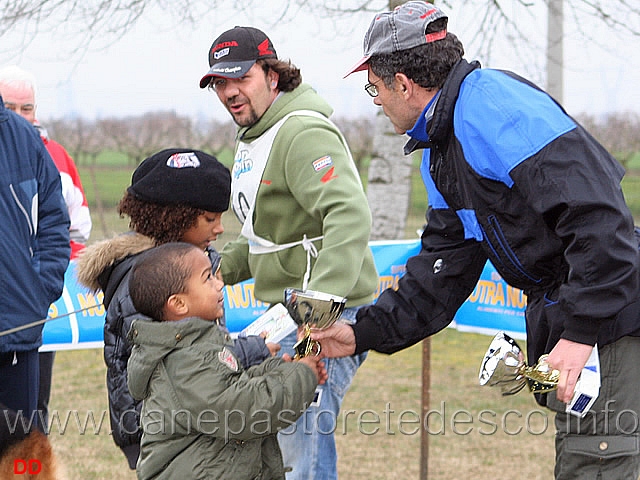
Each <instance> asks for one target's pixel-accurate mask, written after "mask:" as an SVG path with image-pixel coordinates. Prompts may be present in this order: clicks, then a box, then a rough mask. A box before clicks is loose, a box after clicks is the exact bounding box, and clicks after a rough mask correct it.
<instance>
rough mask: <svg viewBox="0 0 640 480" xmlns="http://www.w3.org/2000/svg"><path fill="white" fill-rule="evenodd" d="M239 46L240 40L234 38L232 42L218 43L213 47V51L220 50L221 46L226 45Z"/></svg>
mask: <svg viewBox="0 0 640 480" xmlns="http://www.w3.org/2000/svg"><path fill="white" fill-rule="evenodd" d="M237 46H238V42H236V41H235V40H232V41H231V42H220V43H219V44H217V45H216V46H215V47H213V48H212V49H211V51H212V52H215V51H216V50H219V49H220V48H224V47H237Z"/></svg>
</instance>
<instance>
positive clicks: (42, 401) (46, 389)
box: [38, 352, 56, 425]
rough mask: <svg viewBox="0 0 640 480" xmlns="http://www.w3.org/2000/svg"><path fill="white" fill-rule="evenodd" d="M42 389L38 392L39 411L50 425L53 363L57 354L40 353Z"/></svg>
mask: <svg viewBox="0 0 640 480" xmlns="http://www.w3.org/2000/svg"><path fill="white" fill-rule="evenodd" d="M38 357H39V360H40V361H39V363H40V389H39V391H38V411H39V412H41V415H42V420H43V422H44V424H45V425H48V423H49V399H50V398H51V378H52V375H53V361H54V360H55V357H56V352H40V353H39V354H38Z"/></svg>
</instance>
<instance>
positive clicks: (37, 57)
mask: <svg viewBox="0 0 640 480" xmlns="http://www.w3.org/2000/svg"><path fill="white" fill-rule="evenodd" d="M461 3H462V2H461ZM442 8H443V10H445V11H446V13H448V14H449V17H450V24H449V30H450V31H452V32H454V33H456V34H457V35H458V36H459V37H460V38H461V40H462V41H463V43H464V44H465V48H466V55H465V56H466V58H467V59H469V60H471V59H475V58H477V56H476V55H477V51H478V49H477V48H474V40H473V38H474V37H473V33H475V31H476V29H475V28H474V22H475V20H476V17H477V12H473V11H469V10H470V9H466V10H465V11H455V10H453V9H450V8H446V7H442ZM271 11H272V9H269V8H267V9H266V12H265V13H263V14H259V15H258V16H256V15H255V14H254V16H253V17H252V20H247V17H246V16H244V15H241V14H238V13H234V12H228V11H227V12H224V14H217V15H212V17H211V18H208V19H207V21H203V22H201V24H199V25H196V26H195V27H191V26H180V25H177V26H176V25H174V24H172V21H171V19H168V18H166V15H163V13H162V12H153V11H150V12H148V13H145V16H144V17H143V19H142V20H141V21H140V22H139V23H138V24H137V25H136V27H135V28H134V29H133V30H132V31H131V32H129V33H128V34H127V35H125V36H123V37H122V38H121V39H119V40H117V41H114V42H113V44H112V45H111V46H109V47H108V48H106V49H103V50H100V51H95V50H90V51H89V52H88V53H87V54H86V55H85V56H84V57H83V58H82V59H80V60H77V58H76V57H73V56H72V55H71V53H70V52H69V51H68V47H65V42H63V41H60V39H59V38H56V39H55V40H52V39H51V37H49V36H47V35H39V36H37V37H35V38H34V39H33V41H32V42H31V44H30V46H29V48H28V49H27V50H26V51H24V52H22V53H21V54H16V51H17V50H16V49H15V48H11V47H7V45H8V44H11V43H12V42H15V44H18V43H19V39H18V38H17V37H15V36H14V37H11V36H6V37H2V39H0V42H2V43H4V48H2V47H0V65H6V64H9V63H17V64H19V65H21V66H22V67H23V68H26V69H28V70H30V71H32V72H33V73H34V74H35V75H36V77H37V79H38V86H39V94H38V99H37V100H38V113H39V117H40V118H41V119H46V118H52V117H55V118H57V117H62V116H68V115H73V114H75V115H80V116H83V117H85V118H92V119H93V118H97V117H107V116H125V115H137V114H141V113H144V112H147V111H159V110H175V111H176V112H177V113H179V114H183V115H189V116H194V117H200V118H207V117H215V118H218V119H221V120H226V119H228V117H227V114H226V112H225V111H224V110H223V108H222V106H221V105H220V103H219V102H218V100H217V98H216V97H215V96H214V95H213V94H211V93H210V92H208V91H207V90H206V89H205V90H201V89H200V88H199V86H198V81H199V79H200V77H201V76H202V75H203V74H204V73H205V72H206V71H207V70H208V63H207V52H208V50H209V47H210V45H211V43H212V41H213V39H214V38H215V37H216V36H217V35H219V34H220V33H221V32H223V31H224V30H226V29H228V28H231V27H233V26H234V25H252V26H256V27H258V28H261V29H263V30H265V32H266V33H267V34H268V35H269V36H270V37H271V39H272V41H273V43H274V45H275V47H276V50H277V52H278V55H279V56H280V58H290V59H291V60H292V61H293V63H295V64H296V65H297V66H299V67H300V68H301V70H302V74H303V79H304V81H306V82H308V83H310V84H312V85H313V86H314V87H315V88H316V89H317V90H318V91H319V92H320V93H321V94H322V95H323V96H324V97H325V98H326V99H327V100H328V101H329V102H330V103H331V104H332V105H333V107H334V109H335V111H336V114H337V115H340V116H358V115H362V114H372V113H374V112H375V111H376V107H375V106H374V105H373V104H372V102H371V99H370V98H369V97H368V96H367V95H366V93H365V92H364V90H363V85H364V84H365V83H366V74H365V73H357V74H354V75H352V76H350V77H349V78H348V79H343V78H342V76H343V74H344V73H345V72H346V71H347V70H348V69H349V67H350V66H351V65H352V64H354V63H355V62H356V61H357V60H358V59H359V58H360V57H361V55H362V38H363V36H364V33H365V31H366V29H367V27H368V25H369V23H370V21H371V18H372V15H371V14H362V15H357V16H352V17H349V19H348V20H343V21H342V22H338V24H337V30H336V27H335V26H334V24H332V23H329V22H326V21H321V20H318V19H312V18H309V17H308V16H305V15H304V14H299V15H298V16H297V17H296V20H295V21H293V22H289V23H284V24H279V25H276V26H274V25H273V24H274V21H275V20H274V18H273V16H272V15H273V14H272V13H271V14H270V13H268V12H271ZM269 15H271V17H270V16H269ZM520 18H522V22H525V23H526V24H527V25H529V24H530V28H531V31H532V40H531V42H532V45H534V47H533V49H532V50H531V52H532V53H531V55H533V56H534V57H535V58H533V59H532V58H526V59H525V58H518V57H517V56H516V55H515V54H514V53H513V51H512V50H511V49H509V48H508V45H507V40H505V39H501V40H500V41H498V42H497V43H496V44H494V45H495V48H494V49H493V53H492V56H491V58H489V59H488V60H486V59H483V66H485V67H496V68H506V69H510V70H513V71H515V72H517V73H520V74H522V75H523V76H526V77H528V78H531V79H532V80H533V81H534V82H536V83H538V84H539V85H541V86H543V87H544V81H545V76H544V73H543V72H544V42H545V38H546V37H545V35H546V33H545V30H544V29H545V28H546V27H545V25H546V21H545V20H544V15H541V16H540V18H539V19H537V20H535V21H532V19H531V18H530V17H527V16H521V17H520ZM565 31H566V34H567V38H566V40H565V63H566V68H565V79H564V99H563V104H564V106H565V108H566V109H567V110H568V111H569V113H571V114H574V115H575V114H578V113H583V112H588V113H592V114H596V115H599V114H602V113H605V112H609V111H623V110H632V111H635V112H637V113H640V93H639V92H638V89H639V88H640V87H638V86H639V85H640V39H638V38H629V37H620V36H615V35H613V34H612V33H611V32H609V31H607V30H606V29H605V27H602V26H600V27H598V29H597V30H593V32H594V36H595V37H596V38H598V39H599V41H602V43H605V44H607V46H608V47H607V49H606V50H605V49H604V48H601V47H600V46H597V45H594V44H592V43H589V42H586V41H585V40H584V38H582V37H580V36H579V35H577V34H576V33H575V31H572V29H571V28H570V27H568V26H567V27H565ZM7 41H9V42H8V43H7Z"/></svg>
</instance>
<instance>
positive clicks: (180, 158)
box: [167, 152, 200, 168]
mask: <svg viewBox="0 0 640 480" xmlns="http://www.w3.org/2000/svg"><path fill="white" fill-rule="evenodd" d="M199 166H200V160H198V157H197V156H196V154H195V153H194V152H184V153H174V154H173V155H171V156H170V157H169V158H168V159H167V167H169V168H189V167H191V168H198V167H199Z"/></svg>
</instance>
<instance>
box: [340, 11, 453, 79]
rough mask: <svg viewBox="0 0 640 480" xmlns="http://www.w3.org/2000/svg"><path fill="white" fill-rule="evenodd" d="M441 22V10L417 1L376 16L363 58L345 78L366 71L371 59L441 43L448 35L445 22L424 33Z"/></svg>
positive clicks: (369, 31)
mask: <svg viewBox="0 0 640 480" xmlns="http://www.w3.org/2000/svg"><path fill="white" fill-rule="evenodd" d="M440 18H445V19H446V18H447V16H446V15H445V14H444V13H443V12H442V10H440V9H439V8H438V7H436V6H435V5H432V4H431V3H426V2H418V1H411V2H407V3H405V4H403V5H400V6H399V7H396V8H395V9H394V10H392V11H390V12H382V13H378V14H377V15H376V16H375V18H374V19H373V21H372V22H371V25H369V30H367V33H366V34H365V36H364V57H362V58H361V59H360V60H359V61H358V63H356V64H355V65H354V66H353V67H352V68H351V69H350V70H349V71H348V72H347V74H346V75H345V76H344V77H345V78H346V77H348V76H349V75H351V74H352V73H354V72H359V71H361V70H366V69H367V62H368V61H369V59H370V58H371V57H372V56H373V55H380V54H383V53H395V52H399V51H401V50H408V49H410V48H413V47H417V46H419V45H426V44H427V43H431V42H435V41H436V40H441V39H443V38H444V37H445V36H446V35H447V28H446V22H445V27H444V29H442V30H440V31H437V32H431V33H426V32H427V27H428V26H429V24H430V23H432V22H433V21H435V20H438V19H440Z"/></svg>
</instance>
